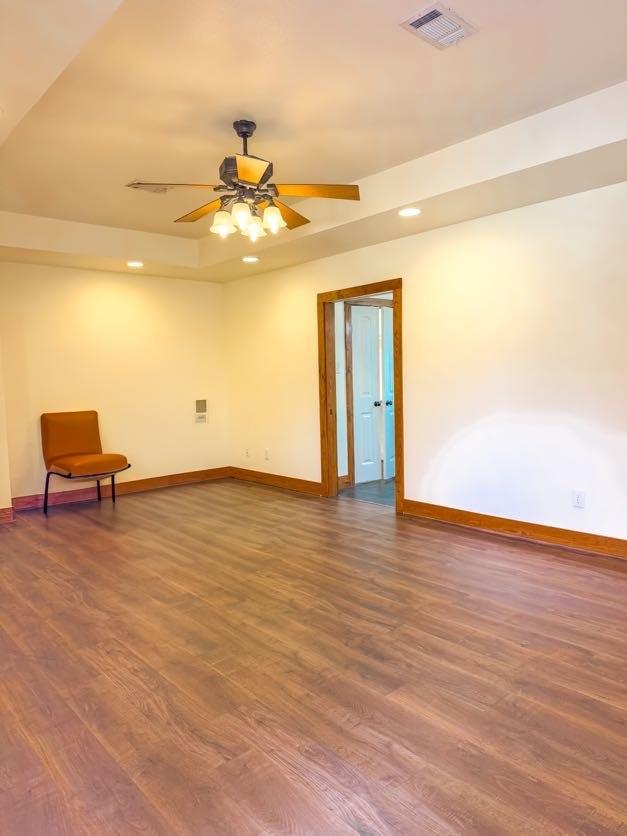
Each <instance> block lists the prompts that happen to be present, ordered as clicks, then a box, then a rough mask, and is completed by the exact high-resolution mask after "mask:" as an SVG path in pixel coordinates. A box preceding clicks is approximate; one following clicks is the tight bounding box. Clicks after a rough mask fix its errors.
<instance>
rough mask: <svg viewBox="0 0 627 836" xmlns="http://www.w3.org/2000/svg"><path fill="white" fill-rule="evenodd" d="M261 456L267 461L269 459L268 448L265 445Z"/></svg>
mask: <svg viewBox="0 0 627 836" xmlns="http://www.w3.org/2000/svg"><path fill="white" fill-rule="evenodd" d="M263 457H264V459H265V460H266V461H267V462H269V461H270V451H269V450H268V448H267V447H266V449H265V450H264V456H263Z"/></svg>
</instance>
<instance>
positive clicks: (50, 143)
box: [0, 0, 627, 245]
mask: <svg viewBox="0 0 627 836" xmlns="http://www.w3.org/2000/svg"><path fill="white" fill-rule="evenodd" d="M65 2H67V3H68V4H69V0H64V3H65ZM24 3H25V6H27V7H28V9H29V10H31V17H32V25H33V27H34V28H35V29H38V31H40V30H41V26H42V19H41V16H42V15H43V17H44V18H46V15H48V16H49V12H47V11H46V9H48V7H49V5H50V4H46V3H41V2H40V3H36V2H34V0H24ZM73 4H74V6H82V7H85V6H90V7H94V6H100V7H101V8H104V7H105V6H107V5H108V7H109V8H108V13H110V12H111V11H112V10H113V9H114V7H115V5H116V3H108V4H107V3H105V2H100V3H96V4H94V3H93V0H92V1H91V2H87V0H82V2H79V0H73ZM15 5H16V4H15V3H10V2H7V0H0V13H1V14H2V16H3V17H2V20H0V30H2V31H4V32H5V37H6V39H7V40H8V39H9V38H8V36H7V35H6V33H7V32H8V31H9V30H7V27H6V20H7V19H8V18H7V19H5V17H4V15H5V14H6V13H7V9H9V8H10V7H11V6H15ZM17 5H18V6H19V5H20V4H17ZM425 5H426V3H422V2H420V0H417V2H409V1H408V0H386V2H381V0H342V2H338V0H298V2H294V0H268V2H266V3H265V4H263V6H260V5H259V3H258V2H257V0H255V2H253V0H213V2H208V0H202V1H201V0H177V2H176V3H172V2H167V1H166V0H125V2H123V3H121V4H120V5H119V7H118V8H117V10H115V11H112V13H111V14H110V17H109V18H108V19H107V20H106V21H105V22H104V23H102V25H100V28H99V29H98V31H96V32H95V34H92V32H91V29H90V28H89V27H87V26H85V27H84V33H83V34H84V37H85V45H84V46H83V48H82V50H81V51H80V52H79V53H78V54H77V55H76V56H75V57H74V55H73V53H72V54H69V56H68V57H69V63H68V64H67V66H66V68H65V70H63V71H62V72H61V74H60V75H59V74H58V73H57V74H56V75H55V72H52V71H51V70H49V72H48V77H49V80H50V81H51V82H52V83H51V84H50V86H49V87H48V89H47V91H46V92H45V93H43V95H41V98H39V100H38V101H37V102H36V104H34V106H32V108H31V109H30V110H29V112H28V113H27V114H26V115H25V116H24V118H22V119H21V121H20V122H19V124H17V125H16V126H15V127H14V128H13V130H12V131H11V133H10V134H9V136H8V137H7V138H6V139H5V141H4V143H3V144H2V145H1V146H0V210H6V211H9V212H17V213H25V214H29V215H38V216H44V217H49V218H59V219H65V220H72V221H80V222H84V223H89V224H100V225H104V226H112V227H122V228H127V229H135V230H145V231H149V232H160V233H167V234H169V235H187V236H190V237H201V236H205V235H206V233H207V226H208V221H206V220H205V221H202V222H199V223H197V224H194V225H190V226H187V225H176V226H175V225H174V224H173V223H172V220H173V219H174V218H176V217H178V216H179V215H180V214H182V213H183V212H184V211H187V210H189V209H191V208H193V207H194V206H196V205H198V204H199V203H201V202H203V201H202V197H200V196H199V193H198V192H190V193H169V194H167V195H153V194H147V193H141V192H135V191H131V190H129V189H125V188H124V184H125V183H127V182H129V181H130V180H133V179H135V178H138V179H146V180H154V179H156V180H164V179H165V180H169V179H172V180H177V181H180V180H190V181H197V180H201V181H209V182H211V181H213V180H215V177H216V172H217V165H218V163H219V161H220V160H221V159H222V157H223V156H225V154H227V153H232V152H233V151H234V150H236V149H237V148H238V147H239V146H238V141H237V138H236V137H235V135H234V134H233V133H232V130H231V127H230V126H231V122H232V121H233V119H235V118H238V117H247V118H253V119H255V120H256V121H257V124H258V131H257V134H256V135H255V137H254V139H253V141H252V143H251V147H250V150H251V152H252V153H255V154H257V155H259V156H262V157H265V158H267V159H271V160H273V161H274V163H275V177H276V179H277V180H278V181H281V180H283V181H286V182H290V181H291V182H302V181H311V182H315V181H320V182H334V181H335V182H352V181H355V180H357V179H360V178H363V177H366V176H367V175H370V174H373V173H374V172H378V171H382V170H384V169H387V168H390V167H392V166H394V165H397V164H399V163H402V162H405V161H407V160H410V159H414V158H417V157H420V156H422V155H424V154H427V153H430V152H432V151H434V150H436V149H438V148H443V147H446V146H449V145H452V144H454V143H457V142H460V141H461V140H464V139H466V138H469V137H471V136H476V135H477V134H481V133H483V132H486V131H489V130H492V129H494V128H496V127H498V126H500V125H505V124H509V123H511V122H513V121H515V120H518V119H521V118H523V117H525V116H528V115H530V114H532V113H537V112H540V111H543V110H545V109H547V108H550V107H553V106H555V105H557V104H559V103H562V102H565V101H569V100H571V99H575V98H577V97H580V96H583V95H585V94H587V93H590V92H592V91H595V90H599V89H601V88H604V87H609V86H610V85H612V84H615V83H617V82H619V81H622V80H624V79H625V78H627V50H626V49H625V43H627V3H626V2H625V0H603V3H602V4H599V5H598V6H594V5H591V4H590V2H589V0H507V1H506V2H495V0H451V5H452V6H453V7H454V9H455V10H456V11H457V12H458V13H459V14H461V15H462V16H464V17H466V18H467V19H468V20H469V21H470V22H471V23H473V24H474V25H475V26H476V27H477V28H478V29H479V32H478V34H477V35H475V36H473V37H472V38H470V39H468V40H467V41H464V42H462V43H461V44H460V45H458V46H456V47H452V48H450V49H447V50H444V51H438V50H436V49H434V48H432V47H430V46H428V45H427V44H425V43H423V42H422V41H420V40H419V39H418V38H415V37H413V36H412V35H410V34H409V33H407V32H406V31H405V30H403V29H401V28H400V27H399V25H398V24H399V23H400V22H401V21H403V20H405V19H406V18H407V17H409V16H410V15H411V14H412V13H414V12H415V11H417V10H419V9H421V8H423V7H424V6H425ZM52 6H54V4H52ZM598 7H602V11H603V14H602V16H600V17H599V18H598V19H596V20H591V15H593V14H594V12H595V10H596V9H597V8H598ZM64 23H65V25H66V27H67V20H65V21H64ZM23 31H24V26H22V28H21V29H20V30H19V33H20V37H21V36H23ZM44 31H46V32H48V33H49V38H50V39H51V40H52V41H55V39H56V38H57V34H58V28H55V27H54V26H52V25H51V24H50V22H49V21H48V24H47V26H46V27H45V29H44ZM11 32H13V33H14V32H17V26H14V28H13V29H12V30H11ZM88 36H91V37H88ZM64 37H66V35H64ZM55 42H56V41H55ZM17 43H19V38H16V40H15V44H17ZM48 52H49V50H48ZM71 52H72V50H70V53H71ZM33 54H35V55H36V56H37V57H36V58H35V60H33V57H32V56H33ZM28 56H29V59H30V60H29V62H28V65H27V69H26V70H24V72H25V73H26V75H27V76H28V74H29V73H33V74H37V73H39V82H38V83H39V84H40V85H41V83H42V82H41V79H42V78H43V75H45V74H42V70H41V67H40V66H39V63H40V62H42V61H45V60H46V50H33V49H30V50H29V51H28ZM72 59H73V60H72ZM2 78H3V76H2V75H0V107H2V102H3V96H5V97H8V95H9V93H8V92H7V90H8V88H7V89H5V88H4V87H3V85H5V82H4V81H3V80H2ZM53 78H56V80H54V81H53ZM27 80H28V79H27ZM35 86H36V85H35ZM33 89H34V87H33ZM9 92H10V91H9ZM31 95H32V94H31ZM1 136H2V134H1V132H0V138H1ZM199 197H200V199H199ZM219 243H220V242H218V243H217V245H219Z"/></svg>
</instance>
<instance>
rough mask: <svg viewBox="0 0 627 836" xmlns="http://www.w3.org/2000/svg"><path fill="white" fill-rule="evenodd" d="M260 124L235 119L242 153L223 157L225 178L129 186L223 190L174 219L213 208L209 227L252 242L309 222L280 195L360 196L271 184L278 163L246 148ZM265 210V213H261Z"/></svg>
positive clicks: (325, 187)
mask: <svg viewBox="0 0 627 836" xmlns="http://www.w3.org/2000/svg"><path fill="white" fill-rule="evenodd" d="M256 127H257V126H256V124H255V123H254V122H251V121H250V120H249V119H238V120H237V121H236V122H233V128H234V129H235V133H236V134H237V135H238V136H239V137H240V139H241V140H242V153H241V154H234V155H232V156H230V157H225V158H224V160H222V163H221V165H220V180H222V183H221V184H219V185H214V184H210V183H146V182H144V181H141V180H133V182H132V183H127V185H128V187H129V188H131V189H143V190H145V191H149V192H154V193H161V192H166V191H170V190H171V189H176V188H190V189H213V191H214V192H218V193H219V194H220V196H219V197H217V198H216V199H215V200H211V201H209V203H205V204H203V205H202V206H199V207H198V208H197V209H194V210H192V211H191V212H188V213H187V214H186V215H183V216H182V217H180V218H177V219H176V221H175V223H192V222H194V221H197V220H199V219H200V218H204V217H205V216H206V215H209V214H210V213H211V212H215V214H214V217H213V223H212V225H211V227H210V229H209V231H210V232H213V233H215V234H216V235H219V236H220V237H221V238H228V236H229V235H232V234H233V233H234V232H237V231H238V230H239V232H241V233H242V235H245V236H246V237H247V238H248V239H249V240H250V241H252V242H253V243H254V242H255V241H257V240H258V239H259V238H263V237H265V236H266V235H267V232H266V230H267V231H268V232H270V233H272V235H276V234H277V233H278V232H279V230H281V229H283V228H285V227H287V229H296V228H297V227H299V226H302V225H303V224H307V223H309V219H308V218H305V217H304V215H301V214H300V213H299V212H297V211H296V210H295V209H292V208H291V207H290V206H288V205H287V204H285V203H283V202H282V201H280V200H279V199H278V198H279V197H326V198H335V199H338V200H359V186H350V185H349V186H347V185H331V184H316V183H302V184H282V185H281V184H275V183H270V178H271V177H272V174H273V171H274V167H273V165H272V163H271V162H269V161H268V160H262V159H261V158H260V157H255V156H252V155H251V154H249V153H248V140H249V139H250V137H251V136H252V135H253V134H254V132H255V128H256ZM260 213H262V214H260Z"/></svg>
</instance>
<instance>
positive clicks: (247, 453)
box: [244, 447, 250, 459]
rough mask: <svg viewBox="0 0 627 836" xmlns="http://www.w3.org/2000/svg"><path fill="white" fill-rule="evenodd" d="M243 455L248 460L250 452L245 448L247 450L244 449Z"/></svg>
mask: <svg viewBox="0 0 627 836" xmlns="http://www.w3.org/2000/svg"><path fill="white" fill-rule="evenodd" d="M244 454H245V456H246V458H247V459H249V458H250V450H249V449H248V447H247V448H246V450H245V451H244Z"/></svg>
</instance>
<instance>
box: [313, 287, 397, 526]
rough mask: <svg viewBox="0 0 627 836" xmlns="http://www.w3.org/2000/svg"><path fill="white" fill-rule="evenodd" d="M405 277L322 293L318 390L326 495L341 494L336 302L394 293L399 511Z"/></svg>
mask: <svg viewBox="0 0 627 836" xmlns="http://www.w3.org/2000/svg"><path fill="white" fill-rule="evenodd" d="M402 285H403V280H402V279H385V280H384V281H380V282H373V283H372V284H366V285H357V286H356V287H346V288H342V289H341V290H331V291H329V292H327V293H319V294H318V391H319V397H320V464H321V476H322V479H321V483H322V494H323V496H337V494H338V473H337V469H338V468H337V414H336V410H337V403H336V397H335V383H336V380H335V310H334V307H333V303H335V302H341V301H348V300H350V299H351V298H354V297H359V296H367V295H369V294H372V293H384V292H388V291H391V292H392V309H393V311H394V316H393V347H394V400H395V401H396V403H395V409H394V456H395V459H396V477H395V479H396V482H395V487H396V512H397V513H398V514H400V513H401V512H402V503H403V497H404V478H403V474H404V455H403V450H404V444H403V297H402Z"/></svg>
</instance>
